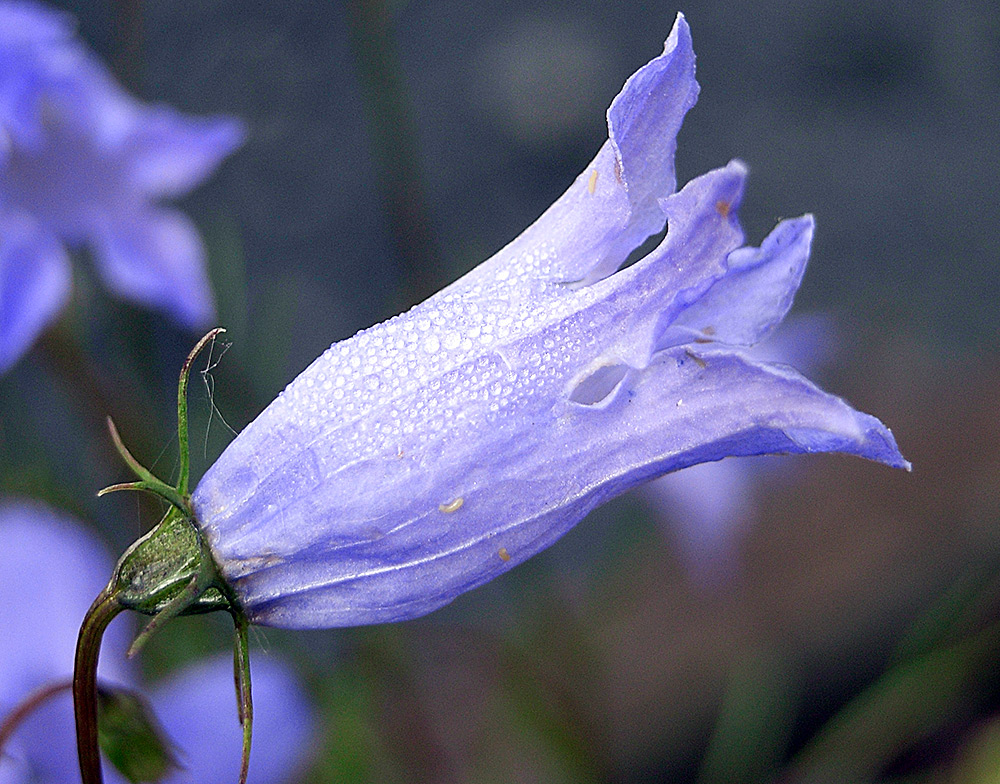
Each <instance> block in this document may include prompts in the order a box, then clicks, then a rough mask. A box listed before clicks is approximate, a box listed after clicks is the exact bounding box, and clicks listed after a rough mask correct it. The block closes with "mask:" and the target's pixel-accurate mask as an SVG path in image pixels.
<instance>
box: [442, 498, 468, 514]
mask: <svg viewBox="0 0 1000 784" xmlns="http://www.w3.org/2000/svg"><path fill="white" fill-rule="evenodd" d="M464 503H465V499H464V498H462V497H461V496H459V497H458V498H456V499H454V500H453V501H449V502H448V503H446V504H441V505H439V506H438V509H439V510H441V511H442V512H444V513H445V514H451V513H452V512H457V511H458V510H459V509H461V508H462V504H464Z"/></svg>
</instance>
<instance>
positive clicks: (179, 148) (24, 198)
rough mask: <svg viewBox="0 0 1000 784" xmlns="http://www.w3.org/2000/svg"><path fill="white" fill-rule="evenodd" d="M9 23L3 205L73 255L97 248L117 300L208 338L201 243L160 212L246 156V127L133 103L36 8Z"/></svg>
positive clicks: (10, 8) (2, 96) (10, 14)
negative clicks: (237, 156)
mask: <svg viewBox="0 0 1000 784" xmlns="http://www.w3.org/2000/svg"><path fill="white" fill-rule="evenodd" d="M2 12H3V14H5V17H4V18H5V19H8V20H10V22H11V25H10V26H7V27H4V26H3V25H0V27H3V30H2V32H0V166H3V170H2V172H0V175H2V176H0V205H3V208H4V210H5V211H13V212H20V213H24V214H28V215H30V216H31V217H33V218H34V219H35V220H37V221H38V222H39V223H40V224H41V225H42V226H43V227H44V228H45V229H46V230H47V231H49V232H50V233H51V234H53V235H55V236H56V237H57V238H58V239H59V240H60V241H61V242H63V243H65V244H67V245H68V246H70V247H73V248H75V247H77V246H83V245H90V246H97V247H96V253H95V257H96V259H97V261H98V264H99V265H101V268H102V272H103V273H104V276H105V279H106V280H108V281H109V283H110V285H111V286H112V287H113V288H114V289H115V291H116V292H118V293H120V294H122V295H123V296H126V297H129V298H131V299H134V300H135V301H137V302H139V303H141V304H144V305H149V306H151V307H154V308H157V309H159V310H162V311H164V312H165V313H167V314H169V315H170V316H171V317H172V318H174V319H175V320H176V321H178V322H179V323H180V324H181V325H182V326H185V327H190V328H194V329H202V328H204V327H207V326H208V325H210V324H211V322H212V321H213V319H214V308H213V304H212V294H211V291H210V289H209V284H208V280H207V275H206V271H205V254H204V250H203V249H202V247H201V241H200V239H199V237H198V235H197V232H196V231H195V229H194V225H193V224H192V223H191V222H190V221H189V220H188V219H187V218H185V217H184V216H182V215H180V214H179V213H175V212H171V211H167V210H163V209H161V207H160V205H159V201H160V200H161V199H163V198H165V197H173V196H179V195H182V194H184V193H186V192H187V191H189V190H190V189H191V188H193V187H195V186H196V185H198V184H199V183H201V182H202V181H204V180H205V179H206V178H207V177H208V176H209V175H210V174H211V172H212V171H213V170H214V168H215V167H216V166H217V165H218V164H219V163H220V161H221V160H222V159H223V158H224V157H225V156H226V155H228V154H229V153H231V152H232V151H233V150H234V149H235V148H236V147H237V146H238V145H239V144H240V142H241V141H242V129H241V126H240V125H239V123H238V122H237V121H235V120H231V119H228V118H220V117H215V118H197V117H190V116H186V115H183V114H181V113H179V112H176V111H174V110H173V109H171V108H169V107H166V106H150V105H147V104H144V103H143V102H141V101H139V100H137V99H136V98H134V97H133V96H131V95H129V94H128V93H126V92H125V91H124V90H123V89H122V88H121V86H120V85H119V84H118V83H117V82H116V81H115V79H114V78H113V77H112V75H111V73H110V72H109V71H108V69H107V68H106V67H105V65H104V64H103V63H102V62H101V61H100V60H99V59H98V58H97V57H95V56H94V55H93V54H92V53H91V52H90V51H89V50H88V49H87V48H86V47H85V46H84V45H83V43H82V42H81V41H80V40H79V39H77V38H76V37H74V36H73V35H72V26H71V21H70V18H69V17H67V16H66V15H64V14H57V13H54V12H49V11H48V10H47V9H45V8H44V7H43V6H41V5H33V4H27V3H25V4H17V5H4V7H3V9H2ZM3 21H4V19H0V22H3ZM12 29H13V31H12Z"/></svg>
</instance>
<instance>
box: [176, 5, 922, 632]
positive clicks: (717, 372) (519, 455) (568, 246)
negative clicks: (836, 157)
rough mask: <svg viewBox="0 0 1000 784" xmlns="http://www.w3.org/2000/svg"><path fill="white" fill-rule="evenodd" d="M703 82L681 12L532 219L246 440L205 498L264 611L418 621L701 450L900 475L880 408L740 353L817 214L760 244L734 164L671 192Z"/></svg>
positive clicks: (315, 367) (802, 249)
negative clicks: (576, 172)
mask: <svg viewBox="0 0 1000 784" xmlns="http://www.w3.org/2000/svg"><path fill="white" fill-rule="evenodd" d="M697 92H698V86H697V83H696V82H695V79H694V54H693V52H692V49H691V39H690V32H689V30H688V26H687V24H686V22H685V21H684V19H683V17H680V16H679V17H678V19H677V22H676V24H675V25H674V29H673V31H672V32H671V34H670V37H669V38H668V40H667V42H666V46H665V49H664V52H663V54H662V55H661V56H659V57H657V58H656V59H655V60H653V61H652V62H650V63H649V64H647V65H646V66H644V67H643V68H642V69H640V70H639V71H638V72H637V73H636V74H634V75H633V76H632V77H631V78H630V79H629V80H628V82H627V83H626V85H625V87H624V89H623V90H622V92H621V94H619V95H618V96H617V97H616V98H615V100H614V102H613V103H612V105H611V108H610V109H609V110H608V130H609V138H608V141H607V142H606V143H605V144H604V146H603V147H602V148H601V150H600V151H599V152H598V154H597V157H596V158H595V159H594V161H593V162H592V163H591V165H590V166H588V167H587V169H586V170H585V171H584V172H583V173H582V174H581V175H580V176H579V177H578V178H577V180H576V182H574V183H573V185H572V186H571V187H570V188H569V190H568V191H567V192H566V193H565V194H564V195H563V196H562V197H561V198H560V199H559V200H558V201H557V202H556V203H555V204H554V205H553V206H552V207H550V208H549V209H548V210H547V211H546V212H545V214H544V215H542V217H541V218H540V219H539V220H538V221H537V222H536V223H535V224H534V225H532V226H531V227H530V228H528V229H527V230H526V231H525V232H524V233H523V234H522V235H521V236H520V237H518V238H517V239H516V240H514V241H513V242H512V243H511V244H510V245H508V246H507V247H506V248H504V249H503V250H501V251H500V252H499V253H498V254H497V255H496V256H494V257H493V258H491V259H489V260H488V261H486V262H485V263H483V264H482V265H480V266H479V267H477V268H476V269H474V270H472V271H471V272H470V273H468V274H467V275H466V276H465V277H463V278H461V279H460V280H458V281H456V282H455V283H453V284H452V285H450V286H448V287H447V288H446V289H444V290H443V291H441V292H440V293H438V294H437V295H435V296H433V297H431V298H430V299H429V300H427V301H426V302H424V303H422V304H421V305H418V306H416V307H415V308H413V309H412V310H410V311H409V312H407V313H405V314H403V315H401V316H398V317H396V318H393V319H391V320H389V321H388V322H386V323H384V324H380V325H377V326H375V327H372V328H371V329H368V330H365V331H364V332H361V333H359V334H357V335H355V336H354V337H353V338H351V339H349V340H345V341H343V342H341V343H337V344H335V345H333V346H332V347H331V348H330V349H329V350H328V351H327V352H326V353H324V354H323V355H322V356H321V357H320V358H319V359H317V360H316V361H315V362H314V363H313V364H312V365H310V367H309V368H307V369H306V370H305V371H304V372H303V373H302V374H301V375H300V376H299V377H298V378H296V379H295V380H294V381H293V382H292V383H291V384H290V385H289V386H288V388H287V389H285V391H284V392H283V393H282V394H281V395H280V396H279V397H278V398H277V399H276V400H275V401H274V402H273V403H272V404H271V405H270V406H268V407H267V409H266V410H265V411H264V412H263V413H262V414H261V415H260V416H259V417H258V418H257V419H256V420H255V421H254V422H253V423H251V424H250V425H249V426H248V427H247V428H246V430H245V431H244V432H243V433H241V434H240V435H239V436H238V437H237V438H236V439H235V440H234V441H233V442H232V443H231V444H230V445H229V447H228V449H227V450H226V451H225V452H224V454H223V455H222V456H221V457H220V458H219V460H218V461H217V462H216V463H215V465H214V466H212V468H210V469H209V471H208V472H207V473H206V474H205V476H204V477H203V478H202V480H201V482H200V484H199V485H198V487H197V488H196V490H195V492H194V494H193V496H192V502H193V508H194V512H195V516H196V519H197V522H198V525H199V526H200V527H201V529H202V531H203V532H204V534H205V536H206V539H207V541H208V544H209V546H210V548H211V550H212V553H213V556H214V559H215V561H216V563H217V565H218V567H219V569H220V570H221V573H222V575H223V577H224V578H225V579H226V582H227V583H228V584H229V586H231V588H232V589H233V591H234V593H235V595H236V597H237V598H238V600H239V602H240V605H241V607H242V609H243V610H244V611H245V612H246V614H247V616H248V617H249V619H250V620H251V621H252V622H255V623H261V624H270V625H276V626H286V627H318V626H346V625H355V624H368V623H380V622H384V621H397V620H401V619H405V618H412V617H415V616H419V615H422V614H424V613H427V612H430V611H431V610H434V609H435V608H437V607H440V606H442V605H444V604H446V603H448V602H450V601H451V600H452V599H454V598H455V597H456V596H458V595H459V594H461V593H462V592H464V591H467V590H469V589H471V588H474V587H476V586H478V585H480V584H482V583H484V582H486V581H487V580H490V579H492V578H494V577H496V576H497V575H499V574H501V573H503V572H505V571H506V570H508V569H510V568H511V567H513V566H514V565H516V564H518V563H520V562H522V561H524V560H525V559H526V558H529V557H530V556H531V555H533V554H535V553H537V552H538V551H539V550H542V549H543V548H545V547H547V546H548V545H550V544H551V543H552V542H554V541H555V540H556V539H558V538H559V537H560V536H562V535H563V534H564V533H566V531H567V530H569V529H570V528H571V527H572V526H574V525H575V524H576V523H577V522H578V521H579V520H580V519H581V518H583V516H584V515H586V514H587V512H588V511H590V510H591V509H593V508H594V507H595V506H597V505H598V504H601V503H602V502H604V501H607V500H608V499H609V498H611V497H612V496H614V495H616V494H618V493H621V492H622V491H624V490H626V489H627V488H629V487H632V486H634V485H636V484H638V483H640V482H643V481H645V480H647V479H650V478H652V477H655V476H659V475H661V474H664V473H666V472H668V471H674V470H677V469H680V468H684V467H686V466H690V465H693V464H695V463H701V462H705V461H711V460H718V459H720V458H723V457H726V456H729V455H755V454H763V453H775V452H829V451H839V452H846V453H850V454H856V455H861V456H864V457H867V458H870V459H873V460H879V461H882V462H884V463H888V464H889V465H892V466H905V465H906V463H905V461H904V460H903V458H902V456H901V455H900V453H899V451H898V449H897V448H896V444H895V442H894V440H893V438H892V435H891V434H890V433H889V431H888V430H887V429H886V428H885V427H884V426H883V425H882V424H881V423H880V422H879V421H878V420H876V419H875V418H873V417H871V416H868V415H866V414H862V413H859V412H857V411H855V410H854V409H852V408H851V407H850V406H849V405H848V404H847V403H845V402H844V401H843V400H841V399H839V398H837V397H833V396H831V395H828V394H826V393H825V392H823V391H821V390H820V389H818V388H817V387H816V386H814V385H813V384H812V383H810V382H809V381H807V380H806V379H805V378H803V377H802V376H801V375H799V374H798V373H796V372H795V371H793V370H791V369H790V368H788V367H785V366H778V365H771V364H767V363H763V362H759V361H756V360H754V359H753V358H751V356H749V355H748V354H747V353H746V351H745V350H744V349H745V348H746V347H748V346H750V345H752V344H754V343H755V342H756V341H758V340H759V339H761V338H762V337H763V336H765V335H766V334H767V333H768V332H769V331H770V330H771V329H772V328H773V327H774V326H775V325H776V324H777V323H778V322H779V321H780V320H781V319H782V317H783V316H784V315H785V313H786V312H787V310H788V309H789V307H790V305H791V302H792V298H793V296H794V294H795V291H796V289H797V288H798V286H799V282H800V280H801V277H802V274H803V271H804V269H805V264H806V260H807V258H808V255H809V248H810V242H811V240H812V235H813V220H812V218H811V217H810V216H804V217H801V218H795V219H792V220H787V221H782V222H781V223H780V224H778V226H777V227H776V228H775V229H774V231H773V232H772V233H771V234H770V236H768V237H767V238H766V239H765V240H764V242H763V243H762V245H761V246H760V247H759V248H754V247H744V246H743V232H742V230H741V228H740V225H739V222H738V220H737V213H738V208H739V204H740V200H741V199H742V196H743V187H744V180H745V178H746V174H747V172H746V168H745V166H744V165H743V164H742V163H740V162H736V161H734V162H732V163H730V164H729V165H728V166H725V167H723V168H721V169H717V170H715V171H711V172H709V173H708V174H705V175H703V176H701V177H699V178H697V179H695V180H693V181H691V182H690V183H688V184H687V185H686V186H685V187H684V188H683V189H682V190H681V191H679V192H674V188H675V178H674V165H673V156H674V147H675V138H676V134H677V131H678V128H679V127H680V124H681V121H682V119H683V117H684V115H685V113H686V112H687V110H688V109H689V108H690V107H691V106H692V105H693V104H694V102H695V99H696V96H697ZM664 223H666V224H667V226H668V231H667V234H666V237H665V238H664V239H663V241H662V242H660V244H659V245H658V246H657V247H656V248H655V249H653V250H652V251H650V252H649V253H648V254H646V255H645V256H644V257H643V258H641V259H639V260H638V261H637V262H635V263H634V264H632V265H631V266H627V267H625V268H621V267H622V265H623V264H624V262H625V261H626V259H627V257H628V256H629V254H630V253H631V252H632V251H633V250H634V249H635V248H637V247H638V246H639V245H640V244H642V243H643V241H644V240H646V239H647V238H648V237H649V236H650V235H652V234H654V233H656V232H657V231H659V230H660V229H662V227H663V225H664Z"/></svg>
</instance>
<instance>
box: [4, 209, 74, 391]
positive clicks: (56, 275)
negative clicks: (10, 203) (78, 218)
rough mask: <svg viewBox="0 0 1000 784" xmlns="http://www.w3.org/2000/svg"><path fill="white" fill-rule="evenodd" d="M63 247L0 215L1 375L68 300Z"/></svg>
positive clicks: (32, 225)
mask: <svg viewBox="0 0 1000 784" xmlns="http://www.w3.org/2000/svg"><path fill="white" fill-rule="evenodd" d="M70 284H71V275H70V267H69V258H68V257H67V255H66V251H65V250H64V249H63V247H62V245H60V244H59V242H58V241H57V240H56V238H55V237H53V236H52V235H51V234H50V233H49V232H48V231H46V230H45V229H44V228H43V227H42V226H40V225H39V224H38V223H37V222H35V221H34V220H32V219H31V218H28V217H26V216H23V215H10V214H6V215H3V214H0V373H3V372H4V371H5V370H7V369H8V368H9V367H10V366H11V365H13V364H14V363H15V362H16V361H17V360H18V359H19V358H20V357H21V355H22V354H24V352H26V351H27V350H28V349H29V348H30V347H31V344H32V343H34V341H35V338H37V337H38V335H39V333H41V332H42V330H43V329H45V327H46V326H47V325H48V324H49V323H50V322H51V321H52V320H53V319H54V318H55V317H56V316H57V315H58V313H59V311H60V310H62V307H63V305H65V304H66V300H67V298H68V297H69V290H70Z"/></svg>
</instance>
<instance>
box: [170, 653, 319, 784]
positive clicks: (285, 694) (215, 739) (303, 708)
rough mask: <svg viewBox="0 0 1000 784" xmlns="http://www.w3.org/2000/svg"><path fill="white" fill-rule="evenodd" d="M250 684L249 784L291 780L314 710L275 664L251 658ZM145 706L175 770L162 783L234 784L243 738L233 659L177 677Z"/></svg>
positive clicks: (308, 745)
mask: <svg viewBox="0 0 1000 784" xmlns="http://www.w3.org/2000/svg"><path fill="white" fill-rule="evenodd" d="M251 681H252V687H253V700H254V725H253V730H254V735H253V746H252V747H251V753H250V777H249V782H251V784H253V782H258V783H259V784H281V782H283V781H292V780H295V779H296V777H297V774H299V775H300V774H301V772H302V767H303V766H304V765H305V763H306V762H308V759H309V756H310V753H311V751H312V740H313V737H314V733H315V730H316V720H315V716H314V712H313V709H312V707H311V706H310V704H309V702H308V700H307V699H306V696H305V694H304V692H303V690H302V686H301V684H300V682H299V681H298V679H297V678H296V677H295V675H294V673H293V672H292V670H291V669H290V668H289V667H288V665H286V664H284V663H282V662H281V661H280V660H278V659H274V658H270V657H268V656H260V655H255V656H254V659H253V673H252V678H251ZM151 702H152V705H153V709H154V711H155V713H156V716H157V718H158V720H159V721H160V723H161V725H162V726H163V729H164V730H165V732H166V734H167V736H168V737H169V738H170V740H171V742H172V743H173V745H174V747H175V748H174V750H175V752H176V754H177V758H178V762H179V763H180V765H181V769H180V770H178V771H176V772H174V773H173V774H172V775H170V776H168V777H167V778H166V779H165V781H166V782H169V783H170V784H217V782H222V781H236V779H237V778H238V777H239V771H240V756H241V752H242V747H243V746H242V744H243V734H242V730H241V728H240V723H239V720H238V718H237V716H236V696H235V691H234V689H233V659H232V657H231V656H218V657H215V658H212V659H209V660H206V661H202V662H199V663H198V664H194V665H191V666H189V667H187V668H186V669H184V670H182V671H180V672H179V673H177V674H176V675H174V676H172V677H171V678H170V679H169V680H167V681H166V682H165V683H163V684H161V685H159V686H158V687H157V688H156V689H155V690H154V693H153V695H152V697H151Z"/></svg>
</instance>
